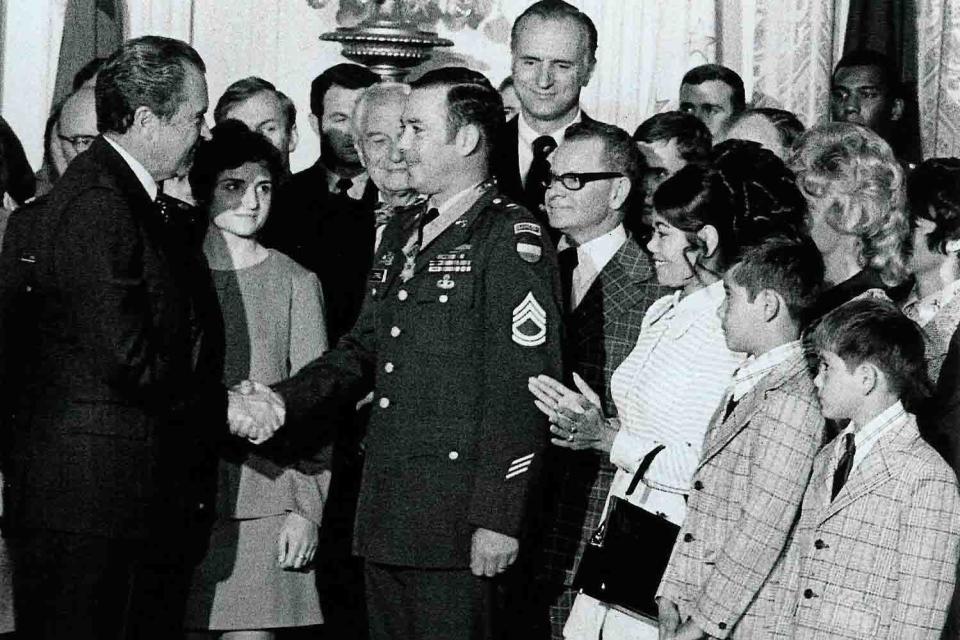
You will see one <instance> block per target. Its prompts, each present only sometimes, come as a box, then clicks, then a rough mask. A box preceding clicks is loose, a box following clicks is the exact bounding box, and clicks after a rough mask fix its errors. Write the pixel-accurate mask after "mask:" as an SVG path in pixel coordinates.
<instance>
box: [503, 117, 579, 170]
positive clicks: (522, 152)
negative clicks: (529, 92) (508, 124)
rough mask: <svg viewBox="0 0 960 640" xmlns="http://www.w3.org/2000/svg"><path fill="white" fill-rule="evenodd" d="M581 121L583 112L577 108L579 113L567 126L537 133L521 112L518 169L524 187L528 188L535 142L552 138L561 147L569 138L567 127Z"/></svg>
mask: <svg viewBox="0 0 960 640" xmlns="http://www.w3.org/2000/svg"><path fill="white" fill-rule="evenodd" d="M581 120H583V112H582V111H580V107H577V113H576V114H575V115H574V116H573V120H571V121H570V122H568V123H567V124H565V125H563V126H562V127H559V128H557V129H556V130H554V131H548V132H547V133H537V132H536V131H534V129H533V127H531V126H530V125H529V124H527V121H526V120H524V118H523V112H522V111H521V112H520V114H519V115H518V116H517V132H518V134H519V135H518V136H517V168H518V169H520V180H521V181H522V182H523V186H527V174H528V173H530V165H531V164H532V163H533V142H534V140H536V139H537V138H539V137H540V136H550V137H551V138H553V141H554V142H556V143H557V146H558V147H559V146H560V144H561V143H563V139H564V138H565V137H566V136H567V127H569V126H570V125H573V124H576V123H578V122H580V121H581Z"/></svg>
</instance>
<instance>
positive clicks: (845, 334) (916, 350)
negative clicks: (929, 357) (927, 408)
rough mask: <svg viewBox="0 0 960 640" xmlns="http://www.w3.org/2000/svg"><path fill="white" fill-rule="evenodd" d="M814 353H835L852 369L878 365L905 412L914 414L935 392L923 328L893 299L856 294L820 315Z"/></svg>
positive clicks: (814, 332) (848, 368) (813, 336)
mask: <svg viewBox="0 0 960 640" xmlns="http://www.w3.org/2000/svg"><path fill="white" fill-rule="evenodd" d="M812 341H813V345H814V347H815V348H816V349H817V350H818V351H830V352H832V353H835V354H837V356H839V357H840V359H841V360H843V362H844V364H845V365H846V367H847V370H848V371H851V372H852V371H853V370H854V369H855V368H856V367H858V366H860V365H861V364H864V363H868V364H871V365H873V366H874V367H876V368H877V369H878V370H879V371H880V372H881V373H883V375H884V377H885V378H886V380H887V385H888V387H889V388H890V390H891V391H892V392H893V393H894V394H896V395H897V396H899V398H900V400H901V401H902V402H903V404H904V406H905V407H906V408H907V410H908V411H911V412H916V410H917V409H918V408H920V407H921V406H922V404H923V402H924V401H925V400H926V399H927V398H929V397H930V396H931V394H932V391H933V384H932V383H931V382H930V378H929V376H928V374H927V362H926V359H925V346H924V339H923V331H922V330H921V329H920V327H919V326H917V324H916V323H915V322H913V321H912V320H910V319H909V318H907V317H906V316H905V315H903V313H902V312H901V311H900V310H899V309H898V308H897V307H896V306H895V305H894V304H893V303H892V302H889V301H887V300H883V299H878V298H856V299H854V300H851V301H850V302H847V303H845V304H842V305H840V306H839V307H837V308H836V309H834V310H833V311H831V312H830V313H828V314H826V315H825V316H823V318H821V319H820V320H819V321H818V323H817V325H816V328H815V329H814V330H813V332H812Z"/></svg>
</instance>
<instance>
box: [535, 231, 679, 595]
mask: <svg viewBox="0 0 960 640" xmlns="http://www.w3.org/2000/svg"><path fill="white" fill-rule="evenodd" d="M667 293H669V289H667V288H665V287H662V286H660V284H658V282H657V276H656V273H655V271H654V269H653V264H652V262H651V260H650V258H649V256H647V254H646V253H645V252H644V251H643V249H641V248H640V245H639V244H638V243H637V241H636V240H635V239H634V238H633V237H628V238H627V241H626V242H625V243H624V244H623V246H622V247H620V249H619V250H618V251H617V253H615V254H614V256H613V258H611V259H610V261H609V262H607V264H606V266H604V268H603V269H602V270H601V271H600V273H599V275H597V278H596V279H595V280H594V281H593V284H592V285H591V286H590V288H589V289H588V290H587V293H586V295H584V297H583V300H581V302H580V304H579V305H577V308H576V309H574V310H573V311H572V312H570V313H569V314H568V316H567V318H566V327H565V328H566V334H565V336H564V343H565V365H566V366H565V368H566V369H567V371H576V372H577V373H578V374H579V375H580V376H581V377H582V378H583V379H584V381H585V382H586V383H587V384H588V385H590V388H592V389H593V390H594V391H596V392H597V394H598V395H599V396H600V398H601V401H602V403H603V410H604V414H605V415H607V416H616V415H617V410H616V407H615V406H614V403H613V399H612V397H611V395H610V378H611V376H613V372H614V371H615V370H616V369H617V367H618V366H620V363H621V362H623V360H624V359H625V358H626V357H627V356H628V355H630V352H631V351H632V350H633V348H634V347H635V346H636V344H637V336H638V335H639V334H640V324H641V322H642V321H643V316H644V314H645V313H646V312H647V308H648V307H649V306H650V305H651V304H653V303H654V302H655V301H657V300H658V299H659V298H661V297H663V296H664V295H666V294H667ZM568 383H569V384H570V385H571V386H572V384H573V383H572V381H570V380H568ZM549 466H550V468H549V470H548V473H549V478H550V482H551V484H552V486H550V487H548V489H547V492H548V497H547V500H548V509H550V510H551V512H550V515H549V516H548V518H549V519H548V521H547V522H546V523H545V528H544V530H545V532H546V534H545V535H546V539H545V540H544V545H543V551H542V552H543V560H542V562H541V566H540V567H539V571H538V572H539V574H540V576H539V577H540V578H541V579H543V580H545V581H547V582H549V583H552V584H557V585H564V584H570V581H571V580H572V579H573V575H574V573H575V571H576V565H577V563H578V562H579V560H580V557H581V555H582V554H583V549H584V547H585V545H586V543H587V541H588V540H589V539H590V536H592V535H593V532H594V531H595V530H596V528H597V527H598V526H599V524H600V516H601V514H602V512H603V507H604V504H605V503H606V500H607V494H608V493H609V491H610V483H611V481H612V480H613V475H614V473H615V472H616V468H615V467H614V466H613V465H612V464H611V463H610V461H609V459H608V458H607V457H606V456H601V455H600V454H598V453H596V452H595V451H569V450H566V449H560V448H558V447H552V448H551V451H550V460H549Z"/></svg>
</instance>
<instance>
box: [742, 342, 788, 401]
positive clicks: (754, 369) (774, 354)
mask: <svg viewBox="0 0 960 640" xmlns="http://www.w3.org/2000/svg"><path fill="white" fill-rule="evenodd" d="M802 352H803V346H802V342H801V341H800V340H794V341H793V342H788V343H786V344H782V345H780V346H779V347H774V348H773V349H770V351H767V352H765V353H761V354H760V355H758V356H750V357H749V358H747V360H746V362H744V363H743V365H742V366H741V367H740V368H739V369H737V370H736V372H735V373H734V374H733V391H732V395H733V399H734V401H739V400H740V399H741V398H742V397H743V396H745V395H747V394H748V393H750V391H751V390H752V389H753V388H754V387H755V386H757V383H758V382H759V381H760V380H762V379H763V377H764V376H766V375H767V374H768V373H770V371H771V370H772V369H774V368H775V367H777V366H779V365H780V364H783V363H784V362H786V361H787V360H790V359H791V358H795V357H798V356H799V355H801V353H802Z"/></svg>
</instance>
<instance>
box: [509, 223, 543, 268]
mask: <svg viewBox="0 0 960 640" xmlns="http://www.w3.org/2000/svg"><path fill="white" fill-rule="evenodd" d="M513 235H514V237H515V238H516V245H517V253H518V254H519V255H520V257H521V258H522V259H523V260H525V261H526V262H529V263H530V264H536V263H537V262H539V261H540V257H541V256H542V255H543V243H542V241H541V238H542V237H543V230H542V229H541V228H540V225H539V224H537V223H536V222H517V223H515V224H514V225H513Z"/></svg>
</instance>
